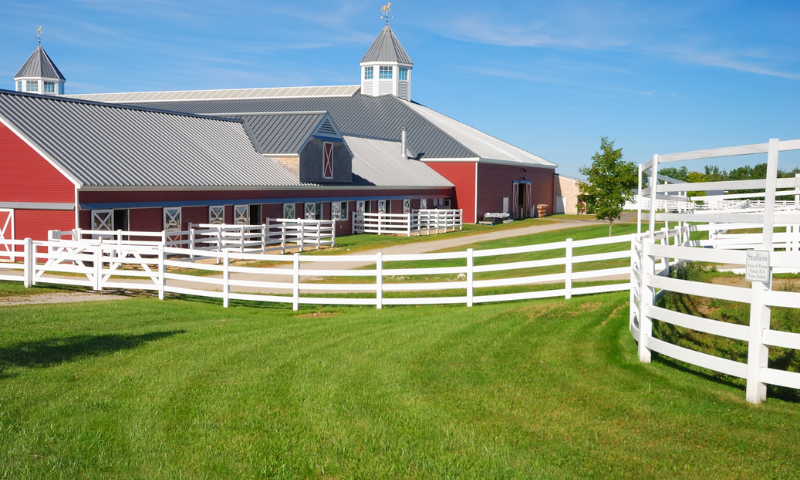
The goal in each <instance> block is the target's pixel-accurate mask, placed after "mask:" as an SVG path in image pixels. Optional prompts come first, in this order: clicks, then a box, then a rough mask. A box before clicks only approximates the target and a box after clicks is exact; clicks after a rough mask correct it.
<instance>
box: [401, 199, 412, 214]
mask: <svg viewBox="0 0 800 480" xmlns="http://www.w3.org/2000/svg"><path fill="white" fill-rule="evenodd" d="M403 213H411V199H410V198H404V199H403Z"/></svg>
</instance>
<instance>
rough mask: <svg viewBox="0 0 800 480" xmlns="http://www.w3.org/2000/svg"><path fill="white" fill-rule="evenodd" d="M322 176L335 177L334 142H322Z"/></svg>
mask: <svg viewBox="0 0 800 480" xmlns="http://www.w3.org/2000/svg"><path fill="white" fill-rule="evenodd" d="M322 178H325V179H328V180H330V179H332V178H333V143H331V142H324V143H323V144H322Z"/></svg>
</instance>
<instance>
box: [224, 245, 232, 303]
mask: <svg viewBox="0 0 800 480" xmlns="http://www.w3.org/2000/svg"><path fill="white" fill-rule="evenodd" d="M230 296H231V252H230V250H225V251H223V252H222V306H223V307H225V308H228V306H229V305H230V302H231V299H230Z"/></svg>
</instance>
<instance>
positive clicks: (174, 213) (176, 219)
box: [164, 207, 183, 230]
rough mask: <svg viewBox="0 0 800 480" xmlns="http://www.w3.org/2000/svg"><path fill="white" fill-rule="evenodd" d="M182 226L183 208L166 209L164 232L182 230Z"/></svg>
mask: <svg viewBox="0 0 800 480" xmlns="http://www.w3.org/2000/svg"><path fill="white" fill-rule="evenodd" d="M181 225H183V223H182V222H181V207H166V208H164V230H180V229H181Z"/></svg>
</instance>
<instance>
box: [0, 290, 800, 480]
mask: <svg viewBox="0 0 800 480" xmlns="http://www.w3.org/2000/svg"><path fill="white" fill-rule="evenodd" d="M5 288H6V284H2V286H0V289H5ZM627 298H628V294H627V293H619V294H605V295H596V296H588V297H581V298H574V299H572V300H570V301H563V300H547V301H529V302H517V303H507V304H499V305H481V306H475V307H473V308H471V309H467V308H465V307H460V306H459V307H410V308H386V309H384V310H382V311H376V310H375V309H373V308H325V309H313V308H303V309H302V310H301V311H300V312H297V313H294V312H291V311H290V310H288V309H286V308H285V307H277V306H271V305H260V306H254V305H252V304H246V303H236V304H235V305H234V306H233V307H232V308H230V309H223V308H221V306H219V305H218V304H217V303H216V302H206V301H202V300H195V301H183V300H174V299H172V300H167V301H164V302H159V301H158V300H155V299H147V298H135V299H129V300H126V301H123V302H114V301H111V302H101V303H92V304H59V305H30V306H27V305H26V306H20V307H0V476H2V477H3V478H15V479H16V478H48V479H50V478H148V479H150V478H252V477H254V478H391V479H396V478H436V479H438V478H585V477H590V478H591V477H594V478H607V477H615V478H642V477H644V478H697V477H703V478H746V477H752V478H761V477H769V478H791V477H795V476H796V475H797V472H798V471H800V470H799V469H800V457H798V455H797V451H798V450H797V448H798V447H797V445H798V444H800V430H798V429H797V425H798V424H799V422H800V409H798V404H796V403H790V402H785V401H782V400H777V399H772V398H771V399H769V400H767V402H766V403H764V404H762V405H760V406H752V405H750V404H747V403H745V401H744V392H743V390H742V389H741V388H738V387H736V386H731V385H729V384H728V383H726V382H724V381H719V380H715V379H711V378H709V377H707V376H704V375H699V374H691V373H687V372H685V371H682V370H681V369H679V368H675V367H674V365H673V364H671V363H666V362H662V361H660V360H659V359H658V358H656V361H655V362H654V363H652V364H640V363H638V361H637V357H636V344H635V342H634V341H633V339H632V338H631V336H630V333H629V332H628V330H627V317H628V309H627ZM656 357H657V356H656Z"/></svg>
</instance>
